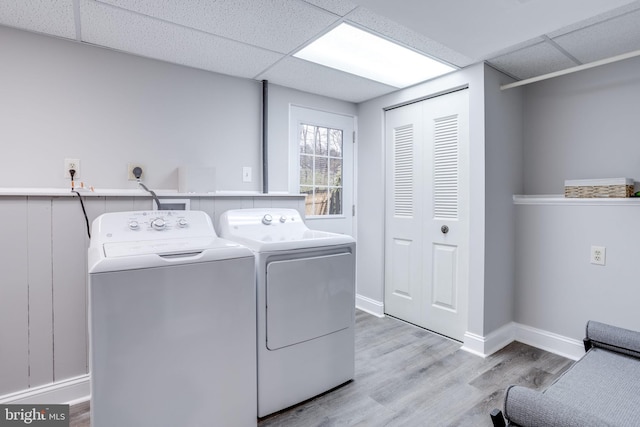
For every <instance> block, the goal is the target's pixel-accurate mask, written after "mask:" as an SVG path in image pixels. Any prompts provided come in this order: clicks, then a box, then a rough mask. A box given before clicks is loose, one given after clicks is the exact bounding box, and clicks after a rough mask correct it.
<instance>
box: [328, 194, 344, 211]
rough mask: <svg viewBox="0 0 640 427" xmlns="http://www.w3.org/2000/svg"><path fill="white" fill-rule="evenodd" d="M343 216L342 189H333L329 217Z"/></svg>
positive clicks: (330, 197)
mask: <svg viewBox="0 0 640 427" xmlns="http://www.w3.org/2000/svg"><path fill="white" fill-rule="evenodd" d="M341 214H342V187H339V188H332V189H331V191H330V196H329V215H341Z"/></svg>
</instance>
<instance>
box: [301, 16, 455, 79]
mask: <svg viewBox="0 0 640 427" xmlns="http://www.w3.org/2000/svg"><path fill="white" fill-rule="evenodd" d="M293 56H295V57H297V58H301V59H305V60H307V61H311V62H315V63H317V64H321V65H324V66H327V67H331V68H335V69H338V70H341V71H345V72H347V73H351V74H355V75H358V76H361V77H366V78H368V79H371V80H375V81H377V82H381V83H385V84H387V85H390V86H395V87H397V88H403V87H407V86H411V85H413V84H416V83H419V82H422V81H425V80H429V79H432V78H434V77H437V76H441V75H443V74H446V73H448V72H450V71H453V70H455V68H453V67H450V66H449V65H446V64H443V63H442V62H439V61H436V60H435V59H432V58H429V57H428V56H425V55H421V54H419V53H417V52H415V51H413V50H411V49H407V48H405V47H403V46H400V45H398V44H395V43H393V42H390V41H389V40H386V39H383V38H382V37H378V36H375V35H373V34H371V33H368V32H366V31H363V30H361V29H359V28H356V27H354V26H352V25H349V24H344V23H343V24H340V25H338V26H337V27H336V28H334V29H333V30H331V31H329V32H328V33H327V34H325V35H323V36H322V37H320V38H319V39H317V40H316V41H314V42H312V43H311V44H309V45H307V46H306V47H304V48H303V49H301V50H300V51H298V52H297V53H296V54H294V55H293Z"/></svg>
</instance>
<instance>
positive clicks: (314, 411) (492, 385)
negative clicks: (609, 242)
mask: <svg viewBox="0 0 640 427" xmlns="http://www.w3.org/2000/svg"><path fill="white" fill-rule="evenodd" d="M571 363H572V361H571V360H569V359H566V358H563V357H560V356H557V355H555V354H552V353H548V352H546V351H543V350H539V349H536V348H533V347H530V346H527V345H525V344H521V343H518V342H514V343H512V344H510V345H508V346H507V347H505V348H504V349H502V350H501V351H499V352H497V353H495V354H494V355H492V356H490V357H488V358H486V359H483V358H480V357H478V356H474V355H472V354H469V353H467V352H465V351H462V350H460V343H458V342H455V341H452V340H449V339H447V338H443V337H441V336H439V335H436V334H433V333H431V332H429V331H426V330H424V329H421V328H418V327H416V326H413V325H410V324H407V323H405V322H402V321H400V320H397V319H394V318H391V317H385V318H382V319H379V318H377V317H375V316H371V315H369V314H367V313H364V312H361V311H357V312H356V374H355V379H354V380H353V381H351V382H349V383H347V384H345V385H343V386H341V387H339V388H337V389H335V390H333V391H331V392H329V393H326V394H323V395H321V396H318V397H316V398H314V399H311V400H309V401H307V402H304V403H302V404H300V405H297V406H295V407H293V408H290V409H288V410H286V411H283V412H280V413H278V414H275V415H272V416H269V417H266V418H264V419H262V420H260V422H259V424H258V425H259V427H273V426H287V427H289V426H290V427H307V426H309V427H311V426H322V427H325V426H358V427H376V426H394V427H395V426H406V427H420V426H425V427H426V426H429V427H434V426H435V427H438V426H473V427H482V426H487V427H489V426H491V420H490V418H489V412H490V411H491V409H492V408H495V407H500V408H501V407H502V399H503V397H504V390H505V388H506V387H507V386H508V385H509V384H519V385H525V386H528V387H531V388H535V389H540V388H545V387H546V386H547V385H549V384H550V383H551V382H552V381H553V380H554V379H555V378H556V377H558V376H559V375H560V374H561V373H562V372H564V371H565V370H566V369H567V368H568V367H569V366H570V365H571ZM89 425H90V423H89V404H88V403H83V404H80V405H75V406H73V407H72V408H71V426H72V427H89Z"/></svg>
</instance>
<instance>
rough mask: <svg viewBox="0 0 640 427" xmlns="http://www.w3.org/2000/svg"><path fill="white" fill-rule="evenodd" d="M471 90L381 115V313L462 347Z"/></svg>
mask: <svg viewBox="0 0 640 427" xmlns="http://www.w3.org/2000/svg"><path fill="white" fill-rule="evenodd" d="M468 110H469V108H468V91H466V90H461V91H457V92H453V93H450V94H447V95H443V96H439V97H436V98H431V99H428V100H425V101H421V102H418V103H415V104H411V105H407V106H403V107H400V108H397V109H393V110H390V111H387V113H386V146H387V168H386V170H387V176H386V182H387V188H386V191H387V193H386V194H387V195H388V197H387V206H386V213H385V215H386V225H385V312H386V313H388V314H390V315H392V316H396V317H399V318H401V319H404V320H406V321H408V322H411V323H414V324H417V325H419V326H422V327H424V328H427V329H430V330H433V331H435V332H438V333H441V334H443V335H446V336H449V337H451V338H454V339H457V340H460V341H462V340H463V338H464V333H465V331H466V323H467V294H468V263H469V261H468V259H469V256H468V247H469V245H468V241H469V220H468V218H469V215H468V195H469V193H468V188H469V186H468V169H469V168H468V165H469V162H468V151H469V137H468V134H469V131H468Z"/></svg>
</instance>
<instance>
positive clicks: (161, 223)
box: [151, 218, 167, 230]
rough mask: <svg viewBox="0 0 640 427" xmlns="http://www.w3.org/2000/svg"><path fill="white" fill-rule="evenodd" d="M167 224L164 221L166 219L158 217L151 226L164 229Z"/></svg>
mask: <svg viewBox="0 0 640 427" xmlns="http://www.w3.org/2000/svg"><path fill="white" fill-rule="evenodd" d="M165 225H167V224H166V223H165V222H164V219H162V218H156V219H154V220H153V221H151V227H153V228H154V229H155V230H162V229H164V226H165Z"/></svg>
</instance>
